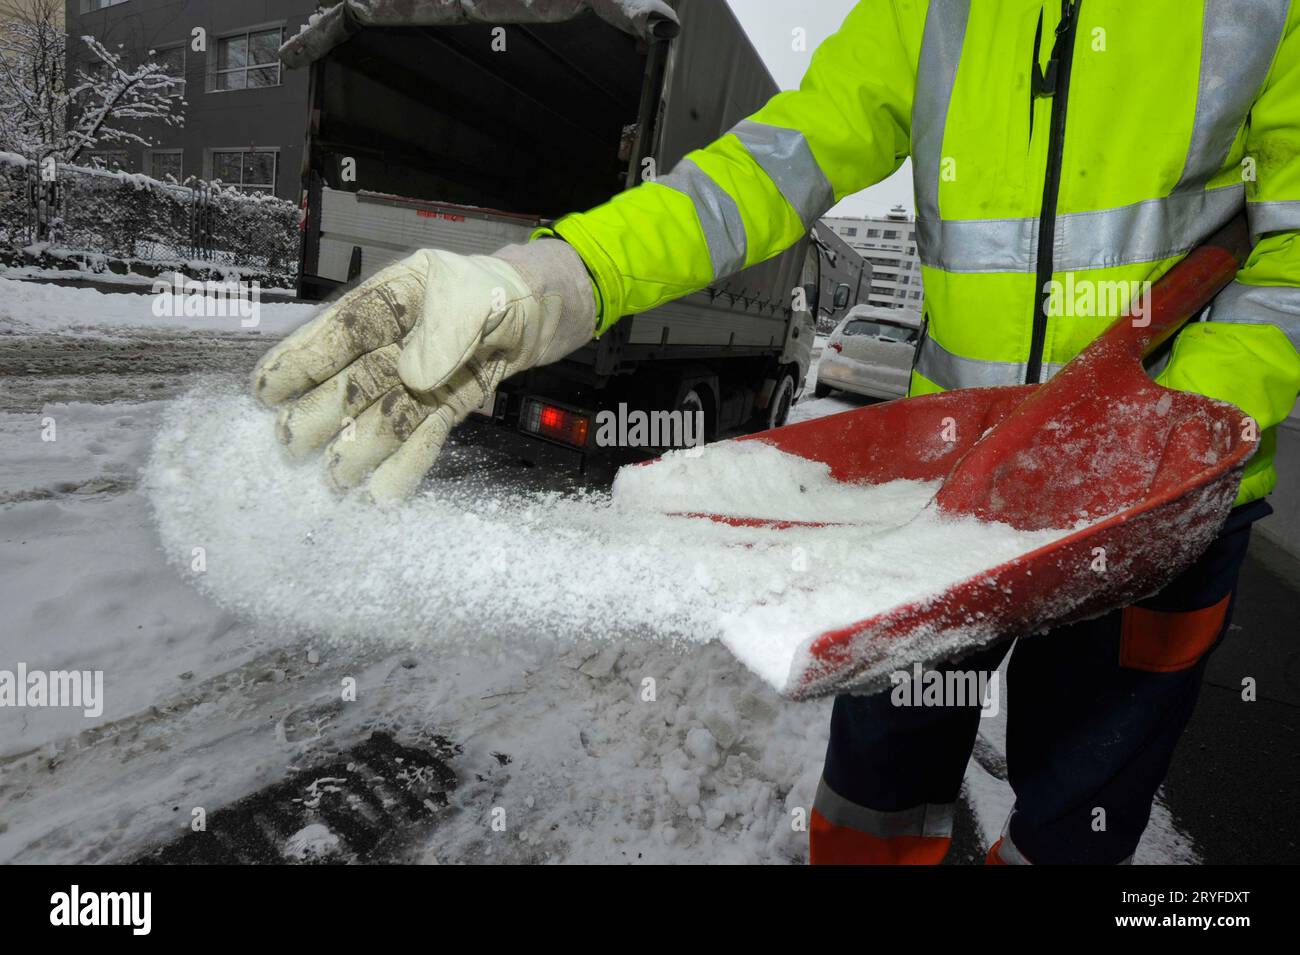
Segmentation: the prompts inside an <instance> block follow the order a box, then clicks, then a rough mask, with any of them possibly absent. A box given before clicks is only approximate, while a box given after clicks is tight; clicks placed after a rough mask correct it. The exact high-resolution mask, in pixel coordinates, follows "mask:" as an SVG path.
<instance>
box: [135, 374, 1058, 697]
mask: <svg viewBox="0 0 1300 955" xmlns="http://www.w3.org/2000/svg"><path fill="white" fill-rule="evenodd" d="M146 487H147V490H148V492H149V494H150V496H151V499H152V501H153V504H154V508H155V512H156V516H157V520H158V525H159V529H160V533H161V537H162V540H163V544H164V546H165V548H166V550H167V551H168V553H169V555H170V556H171V557H172V558H173V559H174V560H175V561H176V562H177V564H178V565H179V566H180V567H181V568H182V569H184V570H186V572H188V573H192V575H193V577H194V580H195V582H196V583H197V584H198V586H200V587H201V588H202V589H203V590H204V591H206V592H207V593H209V594H210V595H211V596H212V597H213V598H214V599H216V600H217V601H218V602H220V603H222V604H223V605H225V606H227V607H230V608H232V609H236V610H239V611H242V612H245V613H247V614H250V615H252V616H253V617H254V618H255V619H257V620H258V621H259V622H262V623H268V624H277V625H280V626H284V627H287V628H291V629H296V630H302V631H306V632H309V633H312V634H316V635H319V636H322V637H332V638H339V639H356V638H366V639H382V640H397V641H409V642H414V643H428V642H434V643H442V644H451V645H457V644H460V645H465V644H473V645H476V646H480V647H481V646H483V645H485V644H487V645H490V644H491V643H492V641H503V642H504V643H505V644H510V643H517V642H519V641H542V640H549V641H556V640H568V639H572V638H574V637H577V636H582V637H603V638H607V639H610V640H618V641H629V640H644V639H656V638H657V639H666V640H685V641H692V642H706V641H710V640H721V641H722V642H723V643H724V644H725V645H726V646H727V647H728V648H729V649H730V650H731V652H732V653H734V654H735V655H736V656H737V657H738V658H739V659H740V660H741V661H742V662H743V663H744V664H745V665H747V666H748V667H750V668H751V669H752V670H754V671H755V672H756V673H757V674H758V675H759V676H761V677H762V678H763V679H764V680H766V681H767V682H768V683H770V684H771V685H773V686H774V687H776V688H777V689H783V688H784V687H785V686H786V683H787V681H788V677H789V675H790V667H791V662H792V661H793V660H794V659H796V657H797V655H798V653H799V650H800V648H801V647H803V646H805V645H806V644H807V642H808V641H809V640H810V639H811V638H812V637H814V636H816V635H817V634H819V633H821V632H823V631H825V630H828V629H832V628H836V627H839V626H843V625H847V624H850V623H852V622H854V621H857V620H860V619H862V618H865V617H868V616H871V615H872V614H874V613H877V612H879V611H881V610H885V609H888V608H890V607H892V606H895V605H897V604H900V603H903V602H907V601H912V600H916V599H918V598H921V597H924V596H926V595H930V594H934V593H937V592H939V591H941V590H943V589H944V588H946V587H948V586H950V585H951V584H953V583H956V582H957V581H960V580H962V579H965V578H966V577H969V576H971V575H972V574H974V573H976V572H978V571H980V570H983V569H986V568H988V567H992V566H994V565H996V564H999V563H1002V562H1003V561H1005V560H1008V559H1010V558H1012V557H1015V556H1017V555H1019V554H1023V553H1025V552H1027V551H1029V550H1032V549H1034V548H1036V547H1038V546H1040V545H1041V544H1043V543H1046V542H1047V541H1049V540H1051V539H1053V538H1055V537H1058V536H1061V534H1060V532H1055V531H1049V532H1039V533H1022V532H1017V531H1014V530H1012V529H1011V528H1008V527H1005V526H1000V525H989V524H983V523H980V522H978V521H975V520H970V519H962V520H954V519H950V518H946V517H940V516H939V515H938V514H937V513H936V512H935V511H934V510H933V509H926V507H925V505H926V504H927V503H928V502H929V500H930V498H931V497H932V496H933V493H934V491H935V485H932V484H923V483H919V482H894V483H892V484H886V485H882V486H878V487H870V486H848V485H843V484H839V483H837V482H834V481H832V480H831V479H830V477H829V475H828V473H827V472H826V469H825V468H824V467H821V466H819V465H816V464H814V463H812V462H808V461H805V460H803V459H799V458H795V457H792V456H789V455H786V454H784V453H782V452H779V451H777V450H776V449H774V448H772V447H770V446H766V445H762V444H758V443H754V442H741V443H729V444H721V445H714V446H711V447H709V448H706V449H704V451H703V452H697V453H696V454H695V455H694V456H693V455H692V453H691V452H681V453H678V454H675V455H671V456H669V457H668V458H666V459H664V460H663V461H661V462H658V463H655V464H652V465H647V466H642V467H638V468H632V469H629V470H626V471H625V472H624V473H622V474H621V475H620V476H619V479H618V480H617V482H616V484H615V487H614V490H613V493H612V495H604V494H594V493H585V494H579V495H561V494H558V493H523V492H520V491H518V490H511V489H509V488H508V487H505V486H503V485H502V484H501V483H500V482H496V481H494V479H493V476H492V475H484V476H483V478H482V479H481V480H478V481H473V482H467V481H465V480H464V479H463V478H461V479H455V480H450V479H443V480H435V481H433V482H432V484H431V487H430V488H429V489H428V491H427V492H425V493H423V494H422V495H421V496H419V497H417V498H416V499H414V500H412V501H410V502H408V503H406V504H404V505H402V506H400V507H398V508H395V509H389V510H379V509H376V508H375V507H373V506H371V505H369V504H367V503H366V502H364V501H363V500H360V499H359V498H357V497H355V496H353V497H345V498H338V497H335V496H334V495H332V494H331V493H330V492H329V490H328V489H327V488H326V487H325V486H324V484H323V482H322V481H321V480H320V479H319V476H318V471H317V469H316V467H315V466H314V465H312V464H308V465H293V464H290V463H288V462H287V461H286V459H285V458H284V457H283V455H282V454H281V452H280V449H279V447H278V446H277V445H276V443H275V439H274V437H273V428H272V427H271V416H270V415H269V414H268V413H267V412H265V411H263V410H261V409H260V408H258V407H257V406H256V405H255V403H254V402H253V401H252V400H251V399H250V398H248V397H246V396H245V395H243V394H240V393H236V392H231V391H228V390H227V391H224V392H216V393H211V392H208V393H204V392H202V391H196V392H193V393H191V394H190V395H188V396H186V397H184V398H182V399H180V400H178V401H177V402H176V403H175V404H174V405H173V406H172V407H171V408H170V409H169V411H168V413H167V415H166V419H165V422H164V425H163V427H162V429H161V431H160V433H159V436H158V439H157V443H156V445H155V449H154V452H153V455H152V457H151V460H150V463H149V466H148V468H147V473H146ZM692 511H701V512H714V513H726V514H730V515H735V516H751V517H765V518H773V519H787V520H803V521H833V522H836V523H837V524H839V525H840V526H832V527H823V528H802V527H797V528H791V529H786V530H772V529H761V528H738V527H730V526H726V525H723V524H719V523H716V522H713V521H708V520H703V519H698V518H685V517H680V516H672V513H671V512H678V513H680V512H692ZM903 525H906V526H905V527H904V526H903ZM195 548H202V549H203V550H202V552H203V555H204V563H203V567H204V569H203V571H202V572H201V573H194V572H192V571H191V570H190V568H191V567H192V566H193V559H194V554H195V553H196V551H195Z"/></svg>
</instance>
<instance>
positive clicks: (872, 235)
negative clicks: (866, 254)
mask: <svg viewBox="0 0 1300 955" xmlns="http://www.w3.org/2000/svg"><path fill="white" fill-rule="evenodd" d="M867 238H868V239H879V238H880V230H879V229H868V230H867Z"/></svg>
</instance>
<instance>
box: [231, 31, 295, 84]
mask: <svg viewBox="0 0 1300 955" xmlns="http://www.w3.org/2000/svg"><path fill="white" fill-rule="evenodd" d="M283 40H284V28H283V27H273V28H271V29H269V30H252V31H250V32H248V33H236V34H235V35H233V36H223V37H221V38H220V39H218V40H217V69H216V88H217V89H218V90H253V89H263V88H265V87H268V86H279V85H280V56H279V50H280V44H281V42H282V41H283Z"/></svg>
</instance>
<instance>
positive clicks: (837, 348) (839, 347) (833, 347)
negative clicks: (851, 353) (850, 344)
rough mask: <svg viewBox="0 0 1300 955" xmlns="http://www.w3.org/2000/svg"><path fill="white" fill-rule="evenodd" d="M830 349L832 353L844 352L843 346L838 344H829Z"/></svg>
mask: <svg viewBox="0 0 1300 955" xmlns="http://www.w3.org/2000/svg"><path fill="white" fill-rule="evenodd" d="M830 348H831V351H833V352H842V351H844V346H843V345H841V344H840V343H839V342H831V345H830Z"/></svg>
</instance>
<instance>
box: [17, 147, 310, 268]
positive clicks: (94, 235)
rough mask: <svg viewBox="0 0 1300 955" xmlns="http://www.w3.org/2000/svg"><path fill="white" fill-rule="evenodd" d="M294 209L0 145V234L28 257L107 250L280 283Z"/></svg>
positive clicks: (133, 260) (122, 257) (135, 263)
mask: <svg viewBox="0 0 1300 955" xmlns="http://www.w3.org/2000/svg"><path fill="white" fill-rule="evenodd" d="M299 219H300V214H299V210H298V207H297V206H296V205H295V204H294V203H292V202H289V201H287V200H285V199H278V198H276V197H274V196H268V195H265V194H263V193H245V192H240V191H238V190H236V189H233V188H226V187H221V186H219V185H215V184H212V183H206V182H200V181H192V182H189V183H186V184H183V185H182V184H178V183H167V182H160V181H159V180H157V179H150V178H149V177H147V176H142V175H137V174H131V173H119V172H107V171H104V170H100V169H90V168H86V167H83V166H70V165H64V164H57V165H54V164H47V165H46V166H44V167H38V166H37V164H36V163H33V162H31V161H29V160H26V159H23V158H22V157H19V156H14V155H12V154H3V153H0V244H3V245H4V246H7V247H8V249H9V250H10V252H11V253H12V254H20V255H25V257H26V258H28V259H31V258H33V257H41V258H43V259H44V260H64V261H67V260H73V261H76V260H85V259H96V260H100V259H106V260H113V261H117V262H120V263H124V264H125V267H126V268H128V269H130V270H131V271H140V272H142V273H144V274H157V272H158V271H160V270H164V269H168V270H179V271H182V272H185V273H186V274H204V275H208V274H211V273H213V272H221V273H236V272H237V273H239V275H240V276H241V277H243V278H248V279H251V278H257V279H259V280H261V281H262V282H264V283H266V284H269V285H273V286H280V287H288V286H292V285H293V284H294V282H295V280H296V274H297V268H298V250H299V245H300V242H301V231H300V229H299ZM140 266H143V268H140Z"/></svg>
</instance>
